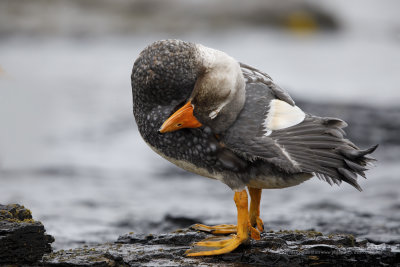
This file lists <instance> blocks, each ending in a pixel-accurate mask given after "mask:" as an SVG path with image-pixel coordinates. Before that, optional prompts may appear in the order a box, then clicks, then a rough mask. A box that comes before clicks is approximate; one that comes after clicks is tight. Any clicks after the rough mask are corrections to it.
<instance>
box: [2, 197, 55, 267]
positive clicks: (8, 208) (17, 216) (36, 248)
mask: <svg viewBox="0 0 400 267" xmlns="http://www.w3.org/2000/svg"><path fill="white" fill-rule="evenodd" d="M45 232H46V230H45V229H44V226H43V224H42V223H41V222H38V221H35V220H33V219H32V214H31V212H30V210H28V209H26V208H25V207H24V206H20V205H18V204H12V205H1V204H0V264H5V263H7V264H12V263H18V264H30V263H34V262H37V261H39V260H41V259H42V256H43V254H45V253H49V252H51V245H50V243H52V242H53V241H54V238H53V237H52V236H50V235H46V234H45Z"/></svg>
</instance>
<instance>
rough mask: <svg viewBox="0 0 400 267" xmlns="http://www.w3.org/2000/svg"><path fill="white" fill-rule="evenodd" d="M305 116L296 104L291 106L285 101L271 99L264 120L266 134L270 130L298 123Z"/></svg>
mask: <svg viewBox="0 0 400 267" xmlns="http://www.w3.org/2000/svg"><path fill="white" fill-rule="evenodd" d="M305 117H306V114H305V113H304V112H303V111H302V110H301V109H300V108H299V107H298V106H291V105H290V104H288V103H286V102H285V101H282V100H278V99H273V100H271V102H270V103H269V111H268V115H267V118H266V119H265V121H264V127H265V130H266V131H267V133H266V135H267V136H268V135H270V134H271V132H272V131H275V130H280V129H285V128H288V127H290V126H293V125H296V124H299V123H300V122H302V121H303V120H304V118H305Z"/></svg>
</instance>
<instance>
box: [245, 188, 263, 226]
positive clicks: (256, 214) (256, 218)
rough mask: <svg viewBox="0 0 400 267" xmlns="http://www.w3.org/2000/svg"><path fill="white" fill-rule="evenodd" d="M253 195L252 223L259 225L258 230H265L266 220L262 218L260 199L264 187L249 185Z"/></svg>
mask: <svg viewBox="0 0 400 267" xmlns="http://www.w3.org/2000/svg"><path fill="white" fill-rule="evenodd" d="M248 188H249V193H250V197H251V201H250V224H251V225H252V226H253V227H257V229H258V231H260V232H262V231H264V222H263V221H262V220H261V218H260V201H261V191H262V189H258V188H253V187H248Z"/></svg>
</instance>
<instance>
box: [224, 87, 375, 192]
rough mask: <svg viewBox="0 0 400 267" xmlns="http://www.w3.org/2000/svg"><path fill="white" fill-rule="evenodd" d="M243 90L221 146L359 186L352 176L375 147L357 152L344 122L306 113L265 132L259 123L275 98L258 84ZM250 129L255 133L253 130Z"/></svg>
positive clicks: (359, 171)
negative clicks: (241, 103)
mask: <svg viewBox="0 0 400 267" xmlns="http://www.w3.org/2000/svg"><path fill="white" fill-rule="evenodd" d="M246 90H247V91H246V97H247V99H246V104H245V107H244V109H243V110H242V112H241V114H240V115H239V117H238V119H237V122H236V124H234V125H233V126H232V127H231V129H229V131H228V132H227V134H226V138H225V139H224V142H225V143H226V145H227V147H230V148H231V149H233V151H235V152H236V153H238V154H240V155H242V156H244V157H245V158H248V159H250V160H251V159H252V158H253V159H254V158H256V159H262V160H263V161H265V162H266V164H271V165H272V166H274V167H275V168H277V169H279V170H280V171H282V172H284V173H287V174H293V173H299V172H304V173H311V174H314V175H316V176H317V177H318V178H320V179H322V180H325V181H326V182H328V183H329V184H334V183H335V184H340V183H341V181H344V182H346V183H348V184H350V185H352V186H354V187H355V188H357V189H358V190H361V188H360V186H359V185H358V183H357V175H361V176H365V174H364V171H365V170H366V165H367V163H368V162H370V161H371V160H373V159H370V158H368V157H366V155H367V154H370V153H372V152H373V151H374V150H375V148H376V147H372V148H370V149H366V150H360V149H359V148H358V147H357V146H356V145H354V144H353V143H352V142H351V141H350V140H348V139H345V138H344V136H345V132H344V131H343V129H342V128H344V127H346V126H347V124H346V122H344V121H342V120H340V119H336V118H322V117H316V116H312V115H306V118H305V119H304V121H303V122H301V123H299V124H297V125H294V126H291V127H288V128H285V129H280V130H276V131H272V133H270V134H269V135H268V136H267V135H265V134H266V129H265V128H264V127H263V126H262V125H263V122H264V120H265V118H266V116H267V115H268V105H269V102H270V101H271V100H272V99H274V98H277V97H276V95H275V93H274V92H273V89H271V88H270V87H269V86H266V85H263V84H260V83H256V84H253V85H249V84H248V86H247V87H246ZM260 109H261V110H263V112H260ZM255 110H257V111H258V112H255ZM249 128H251V129H252V130H249ZM255 129H258V132H256V133H254V130H255ZM252 133H253V134H252Z"/></svg>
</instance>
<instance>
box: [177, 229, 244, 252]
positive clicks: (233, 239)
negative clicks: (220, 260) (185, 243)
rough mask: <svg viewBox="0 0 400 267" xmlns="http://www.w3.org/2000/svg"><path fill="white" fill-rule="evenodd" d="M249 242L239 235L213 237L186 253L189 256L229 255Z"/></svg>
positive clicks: (197, 244) (198, 243)
mask: <svg viewBox="0 0 400 267" xmlns="http://www.w3.org/2000/svg"><path fill="white" fill-rule="evenodd" d="M246 240H247V238H245V237H241V236H238V235H235V234H234V235H229V236H213V237H210V238H207V239H204V240H203V241H200V242H197V243H195V244H194V247H193V248H192V249H189V250H187V251H186V252H185V254H186V255H187V256H212V255H220V254H225V253H229V252H231V251H233V250H235V249H236V248H237V247H238V246H239V245H240V244H242V243H244V242H245V241H246Z"/></svg>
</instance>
